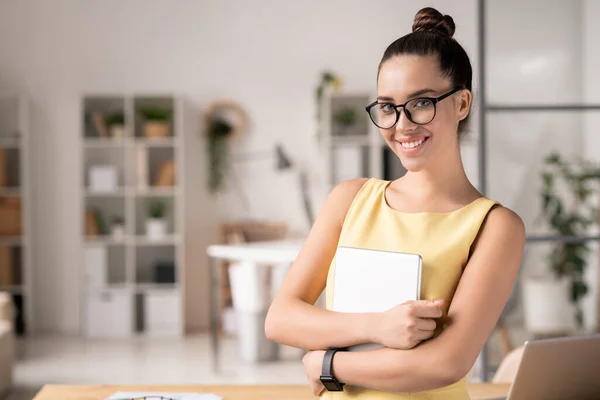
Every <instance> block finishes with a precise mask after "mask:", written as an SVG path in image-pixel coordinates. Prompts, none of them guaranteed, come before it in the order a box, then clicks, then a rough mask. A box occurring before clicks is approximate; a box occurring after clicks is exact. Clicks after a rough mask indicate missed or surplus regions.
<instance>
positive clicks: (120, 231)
mask: <svg viewBox="0 0 600 400" xmlns="http://www.w3.org/2000/svg"><path fill="white" fill-rule="evenodd" d="M110 230H111V234H112V237H113V239H116V240H122V239H123V238H124V237H125V221H124V219H123V217H121V216H120V215H116V216H114V217H113V218H112V220H111V229H110Z"/></svg>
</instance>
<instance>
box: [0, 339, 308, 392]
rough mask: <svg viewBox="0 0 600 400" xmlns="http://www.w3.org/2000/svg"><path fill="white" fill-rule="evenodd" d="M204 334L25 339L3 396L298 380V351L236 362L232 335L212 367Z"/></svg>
mask: <svg viewBox="0 0 600 400" xmlns="http://www.w3.org/2000/svg"><path fill="white" fill-rule="evenodd" d="M209 348H210V347H209V340H208V335H199V336H193V337H188V338H185V339H183V340H181V339H169V338H166V339H164V338H163V339H159V338H144V337H140V338H136V339H134V340H112V341H109V340H85V339H81V338H65V337H43V338H30V339H28V340H27V341H23V342H20V343H19V351H18V352H19V355H18V358H19V359H18V361H17V365H16V367H15V375H14V382H15V390H14V391H13V392H12V393H11V394H10V395H9V397H8V398H7V399H6V400H26V399H27V400H29V399H32V398H33V397H34V395H35V393H37V391H38V390H39V389H40V388H41V387H42V386H43V385H44V384H46V383H71V384H77V383H88V384H165V385H169V384H174V385H177V384H192V385H193V384H269V383H274V377H275V376H276V377H277V382H278V383H283V384H302V383H305V382H306V378H305V375H304V368H303V367H302V362H301V357H302V355H301V353H300V352H299V351H298V350H297V349H292V348H282V349H281V361H279V362H264V363H259V364H253V363H249V362H243V361H240V360H239V358H238V357H237V354H236V346H235V342H234V341H233V340H230V339H229V340H225V341H223V353H222V357H221V360H222V372H221V373H219V374H216V373H214V372H213V371H212V363H211V357H210V352H209V351H208V350H209Z"/></svg>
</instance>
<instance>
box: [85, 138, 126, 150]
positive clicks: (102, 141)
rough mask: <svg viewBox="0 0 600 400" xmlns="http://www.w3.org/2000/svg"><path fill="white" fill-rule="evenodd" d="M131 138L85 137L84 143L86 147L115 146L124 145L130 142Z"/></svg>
mask: <svg viewBox="0 0 600 400" xmlns="http://www.w3.org/2000/svg"><path fill="white" fill-rule="evenodd" d="M129 142H130V140H129V139H111V138H84V139H83V145H84V147H86V148H90V149H94V148H100V149H102V148H113V147H122V146H124V145H126V144H127V143H129Z"/></svg>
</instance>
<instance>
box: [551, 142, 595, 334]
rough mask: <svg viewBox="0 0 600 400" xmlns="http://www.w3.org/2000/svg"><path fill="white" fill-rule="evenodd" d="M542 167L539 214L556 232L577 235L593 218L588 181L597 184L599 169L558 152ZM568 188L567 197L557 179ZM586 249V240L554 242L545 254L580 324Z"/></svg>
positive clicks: (584, 284) (586, 290)
mask: <svg viewBox="0 0 600 400" xmlns="http://www.w3.org/2000/svg"><path fill="white" fill-rule="evenodd" d="M544 164H545V165H544V166H545V168H544V170H543V171H542V172H541V174H540V178H541V184H542V185H541V186H542V190H541V192H540V196H541V201H542V213H541V214H542V216H544V217H545V218H546V219H547V222H548V223H549V224H550V227H551V228H552V229H553V230H554V231H555V232H556V233H557V234H559V235H563V236H579V235H583V234H585V233H586V229H587V228H588V227H589V226H590V225H591V224H593V223H594V222H596V221H597V219H596V215H597V205H596V204H590V201H589V199H590V196H591V195H592V194H593V193H594V192H595V190H597V188H596V187H594V188H592V187H591V186H590V184H592V183H596V184H597V183H598V182H597V180H599V178H600V169H599V168H597V167H595V166H593V165H592V164H591V163H589V162H586V161H584V160H581V159H577V160H575V161H573V162H571V163H568V162H567V161H566V160H564V159H563V158H562V157H561V156H560V155H559V154H558V153H551V154H549V155H548V156H547V157H546V158H545V159H544ZM559 179H560V180H561V181H562V182H563V183H565V184H566V186H567V187H568V189H569V190H568V192H570V196H568V195H567V196H566V197H567V198H565V196H564V195H563V192H560V193H559V191H558V190H557V188H556V186H557V181H558V180H559ZM589 251H590V249H589V247H588V244H587V243H586V242H580V243H568V242H563V243H560V244H557V245H556V247H555V248H553V249H552V251H551V252H550V254H549V257H548V262H549V269H550V271H551V272H552V274H553V276H554V277H555V278H557V279H560V278H563V277H566V278H568V279H569V280H570V287H571V290H570V299H571V301H572V302H573V303H574V305H575V309H576V312H575V319H576V321H577V323H578V324H579V326H581V325H582V324H583V312H582V311H581V307H580V301H581V299H582V298H583V297H585V295H586V294H587V293H588V286H587V283H586V282H585V279H584V275H585V269H586V267H587V265H586V264H587V263H586V256H587V254H588V253H589Z"/></svg>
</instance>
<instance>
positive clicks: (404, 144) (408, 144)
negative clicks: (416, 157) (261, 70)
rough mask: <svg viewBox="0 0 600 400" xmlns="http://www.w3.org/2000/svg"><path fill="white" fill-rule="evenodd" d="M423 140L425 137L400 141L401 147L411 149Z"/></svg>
mask: <svg viewBox="0 0 600 400" xmlns="http://www.w3.org/2000/svg"><path fill="white" fill-rule="evenodd" d="M424 141H425V139H421V140H419V141H417V142H404V143H400V144H401V145H402V147H404V148H405V149H412V148H415V147H417V146H418V145H420V144H421V143H423V142H424Z"/></svg>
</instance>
